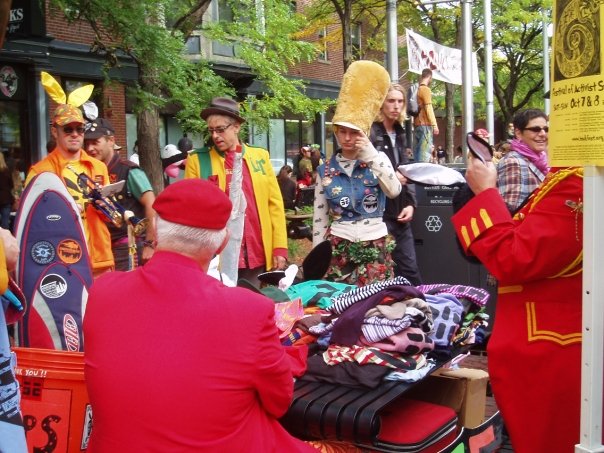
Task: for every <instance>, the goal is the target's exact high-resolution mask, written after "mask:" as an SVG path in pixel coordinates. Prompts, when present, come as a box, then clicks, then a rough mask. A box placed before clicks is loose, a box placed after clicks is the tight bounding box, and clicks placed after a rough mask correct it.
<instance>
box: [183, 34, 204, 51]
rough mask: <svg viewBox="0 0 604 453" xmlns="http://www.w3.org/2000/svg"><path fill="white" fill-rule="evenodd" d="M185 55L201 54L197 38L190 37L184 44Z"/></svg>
mask: <svg viewBox="0 0 604 453" xmlns="http://www.w3.org/2000/svg"><path fill="white" fill-rule="evenodd" d="M186 47H187V53H188V54H189V55H199V54H200V53H201V45H200V42H199V36H191V37H189V39H187V42H186Z"/></svg>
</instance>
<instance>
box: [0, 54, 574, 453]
mask: <svg viewBox="0 0 604 453" xmlns="http://www.w3.org/2000/svg"><path fill="white" fill-rule="evenodd" d="M361 74H362V77H361V76H360V75H361ZM431 81H432V72H431V71H430V70H429V69H428V70H425V71H424V72H422V75H421V81H420V87H419V92H418V100H419V104H420V107H421V109H420V114H419V115H418V116H417V117H416V118H415V119H414V130H415V140H414V143H415V146H413V147H411V144H408V143H407V142H406V135H405V130H404V126H405V121H406V120H407V117H406V96H405V90H404V89H403V87H402V86H401V85H399V84H397V83H391V82H390V78H389V76H388V73H387V71H386V70H385V69H384V68H383V67H382V66H380V65H378V64H376V63H372V62H368V61H360V62H355V63H353V64H352V65H351V66H350V68H349V69H348V71H347V72H346V74H345V80H344V81H343V84H342V90H341V92H340V96H339V98H338V103H337V108H336V112H335V115H334V118H333V125H334V133H335V137H336V139H337V149H336V150H335V152H334V153H333V155H331V156H327V157H326V158H325V159H324V160H323V159H321V156H320V154H319V155H318V156H317V152H318V150H317V149H315V148H314V147H313V146H311V145H304V146H302V147H301V149H300V155H299V158H298V159H297V161H296V162H295V168H292V166H289V165H285V166H284V167H282V168H281V170H280V171H279V174H278V175H275V174H274V170H273V169H272V167H271V165H270V159H269V154H268V152H267V151H266V150H265V149H262V148H259V147H255V146H250V145H248V144H245V143H243V141H242V140H241V138H240V134H241V130H242V126H243V125H244V123H245V118H244V117H243V116H242V113H241V112H240V109H239V104H238V103H237V102H236V101H235V100H233V99H230V98H224V97H218V98H214V99H213V100H212V101H211V103H210V105H209V106H208V107H207V108H206V109H204V110H203V111H202V112H201V117H202V119H203V120H204V121H206V123H207V130H208V133H209V136H210V138H211V143H210V144H209V146H205V147H202V148H199V149H194V147H193V144H192V141H191V140H190V139H189V138H188V137H187V136H186V134H185V136H184V137H183V139H181V141H180V142H179V143H178V147H177V148H178V149H177V150H174V152H173V153H170V156H168V155H167V154H166V159H172V160H173V161H174V162H172V161H170V163H168V162H166V168H167V166H168V165H171V164H174V163H177V165H180V166H182V165H184V179H183V180H178V181H176V182H173V183H171V184H169V185H168V186H167V188H166V189H165V190H164V191H163V192H162V193H160V194H158V196H157V197H156V196H155V194H154V192H153V189H152V187H151V184H150V183H149V179H148V178H147V176H146V175H145V173H144V172H143V171H142V169H141V168H140V167H139V165H137V164H136V163H134V162H132V161H130V160H127V159H125V158H123V157H122V156H120V154H119V153H118V152H117V150H116V147H117V144H116V143H115V129H114V127H113V125H112V124H111V122H110V121H109V120H108V119H105V118H96V119H94V120H93V121H86V120H85V119H84V117H83V116H82V112H81V111H80V110H79V109H78V108H77V107H74V106H72V105H69V104H64V105H59V107H58V108H57V109H56V110H55V112H54V114H53V116H52V125H51V134H52V137H53V139H54V142H55V143H54V147H53V149H52V150H50V152H49V154H48V156H47V157H45V158H44V159H43V160H41V161H40V162H38V163H36V164H35V165H33V166H32V168H31V169H30V171H29V173H28V175H27V178H26V184H27V183H28V182H29V181H31V179H32V178H33V177H34V176H35V175H36V174H39V173H41V172H45V171H50V172H53V173H56V174H57V175H59V176H61V177H62V178H63V180H64V181H65V184H66V186H67V188H68V190H69V191H70V193H71V195H72V196H73V198H74V200H75V201H76V203H77V204H78V206H79V208H80V214H81V218H82V221H83V225H84V228H85V232H86V238H87V243H88V247H89V250H90V253H91V260H92V267H93V271H94V275H95V277H97V278H96V280H95V283H94V284H93V286H92V288H91V291H90V295H89V299H88V304H87V313H86V317H85V321H84V332H85V337H86V354H85V361H86V378H87V385H88V389H89V392H90V398H91V403H92V405H93V408H94V416H95V418H94V430H93V433H92V438H91V442H90V446H89V451H90V452H92V453H94V452H108V451H118V450H120V449H122V450H123V449H128V450H141V451H145V450H146V449H149V450H150V449H161V450H162V451H175V449H176V448H178V449H180V450H183V451H185V450H189V451H205V450H207V451H217V450H222V451H243V450H244V449H246V448H248V447H249V446H251V445H253V446H254V448H255V451H267V452H268V451H316V449H315V447H314V446H312V445H310V444H309V443H305V442H302V441H300V440H298V439H295V438H294V437H292V436H291V435H289V434H288V433H287V432H286V431H285V430H284V429H283V428H282V427H281V425H280V424H279V422H278V418H279V417H280V416H282V415H283V414H284V413H285V412H286V411H287V408H288V406H289V404H290V402H291V399H292V392H293V379H292V378H293V376H294V374H295V372H294V370H295V369H296V366H297V364H299V357H296V355H295V354H294V353H292V351H289V350H287V349H286V348H284V347H282V345H281V343H280V342H279V338H278V332H277V329H276V326H275V324H274V320H273V316H274V307H273V305H272V303H271V302H270V301H269V300H268V299H266V298H264V297H263V296H261V295H256V294H253V293H250V292H249V291H247V290H245V289H241V288H227V287H225V286H223V285H222V284H221V283H220V282H219V281H218V280H216V279H212V278H210V277H208V275H207V271H208V268H209V266H210V262H211V261H212V259H213V258H214V257H215V256H216V255H220V257H221V260H223V259H224V265H225V267H227V266H228V264H227V263H228V262H230V263H231V265H232V266H233V268H234V269H235V275H236V276H237V277H238V278H241V279H245V280H246V281H249V282H252V283H253V284H257V285H259V284H260V282H259V280H258V277H259V275H260V274H261V273H264V272H265V271H267V270H284V269H285V268H286V267H287V265H288V246H287V232H286V226H285V220H286V219H285V209H292V208H293V207H294V206H295V203H296V193H297V191H298V190H300V189H301V188H307V187H314V209H313V237H312V240H313V245H318V244H320V243H322V242H324V241H328V242H329V243H330V244H331V247H332V261H331V263H330V265H329V268H328V270H327V273H326V275H325V279H326V280H331V281H335V282H340V283H347V284H353V285H357V286H364V285H368V284H371V283H375V282H378V281H384V280H388V279H392V278H394V277H397V276H402V277H405V278H406V279H408V281H409V282H410V284H412V285H413V286H419V285H421V284H422V278H421V273H420V269H419V268H418V265H417V260H416V256H415V247H414V240H413V234H412V231H411V227H410V225H411V221H412V219H413V216H414V212H415V208H416V198H415V189H414V185H413V184H412V183H411V182H410V181H408V180H407V179H406V178H405V177H404V176H403V175H402V174H401V172H400V171H398V169H399V167H400V166H404V165H406V164H408V163H409V162H410V154H409V150H410V149H413V155H412V156H413V157H414V160H415V161H416V162H425V161H428V160H429V159H430V158H429V157H428V156H429V155H431V154H432V155H433V159H434V161H435V162H436V163H440V164H443V163H445V162H446V160H447V158H446V152H445V150H444V149H442V146H438V147H436V148H434V144H433V137H434V135H437V134H438V133H439V131H438V126H437V124H436V120H435V118H434V111H433V108H432V97H431V91H430V88H429V85H430V83H431ZM355 86H356V88H354V87H355ZM363 90H365V91H367V90H370V91H371V92H372V95H371V96H364V97H363V98H362V100H361V99H359V98H355V96H354V94H353V93H355V92H357V93H358V92H360V91H363ZM368 99H369V101H368ZM360 102H362V105H360ZM511 126H512V130H511V132H510V133H511V134H512V136H510V137H508V138H509V141H508V140H506V141H505V142H504V143H503V144H500V146H499V147H498V149H496V150H491V151H492V153H493V155H494V160H493V161H491V162H482V161H479V160H478V159H475V158H471V156H468V157H467V158H466V159H464V158H463V156H462V155H461V150H459V152H456V155H455V160H454V162H456V163H457V162H460V161H461V162H464V160H467V170H466V174H465V175H466V180H467V183H468V186H469V188H470V190H471V191H472V192H473V194H474V197H473V198H471V199H470V200H469V201H468V202H467V204H465V206H463V207H461V209H460V210H459V211H458V212H457V213H456V214H455V215H454V216H453V218H452V221H453V224H454V227H455V230H456V233H457V235H458V237H459V240H460V243H461V244H462V247H463V249H464V251H465V252H466V253H467V254H468V255H474V256H476V257H478V259H480V260H481V262H482V263H484V265H485V266H486V268H487V269H488V270H489V272H491V273H492V274H493V275H494V276H495V277H496V278H497V280H498V282H499V299H498V301H497V306H496V310H497V311H496V317H497V323H496V325H495V326H494V329H493V333H492V336H491V339H490V342H489V349H488V352H489V367H490V376H491V382H492V386H493V391H494V394H495V398H496V401H497V404H498V407H499V408H500V410H501V412H502V415H503V419H504V421H505V424H506V426H507V428H508V430H509V432H510V435H511V440H512V444H513V446H514V449H515V451H517V452H519V453H524V452H535V451H571V450H570V448H571V447H572V446H573V445H574V444H575V443H577V442H578V440H579V438H578V432H579V426H578V424H579V402H580V398H579V389H580V348H581V334H580V332H581V304H580V303H581V265H582V263H581V257H582V238H581V234H582V217H581V215H580V214H581V197H582V171H581V170H580V169H576V168H561V169H552V168H549V166H548V162H547V144H548V132H549V129H548V118H547V116H546V115H545V114H544V113H543V112H541V111H540V110H536V109H529V110H525V111H522V112H519V113H518V114H517V115H516V116H515V117H514V120H513V123H512V125H511ZM476 134H477V135H478V136H481V137H482V138H484V139H488V132H487V131H485V130H478V131H476ZM485 134H487V135H485ZM175 148H176V147H175ZM431 150H433V151H431ZM500 150H501V156H499V155H498V154H496V153H498V152H500ZM176 151H178V152H180V153H182V154H183V155H186V156H187V157H186V161H184V160H180V161H178V162H177V160H178V158H179V155H178V152H176ZM0 156H1V155H0ZM180 157H182V156H180ZM5 167H6V165H5V163H4V162H3V161H2V159H0V186H2V185H7V186H8V185H9V184H10V181H9V179H10V178H7V177H5V173H6V171H5ZM82 173H83V174H85V175H87V176H88V177H89V178H90V179H91V180H93V181H95V182H99V183H100V184H101V185H106V184H109V183H114V182H117V181H125V184H124V186H123V189H122V190H121V191H120V192H119V194H118V195H117V198H118V199H119V202H120V203H122V204H123V205H124V206H125V207H126V208H127V209H129V210H132V211H133V212H134V213H135V214H136V215H137V216H138V217H146V218H147V219H149V221H150V223H149V225H148V227H147V229H146V231H145V233H144V236H141V237H139V238H138V242H137V244H136V250H137V254H136V255H137V259H138V260H139V261H140V263H142V264H144V266H132V244H131V242H130V241H129V237H128V232H127V230H126V228H127V226H124V227H121V228H118V227H116V226H111V225H108V223H107V222H106V219H104V218H103V216H102V214H101V213H100V212H99V210H98V209H95V207H94V206H92V205H91V204H90V203H89V202H88V200H86V198H85V197H84V196H83V194H82V192H81V191H80V190H78V186H79V183H78V179H77V178H78V174H82ZM9 176H10V175H9ZM0 188H1V187H0ZM569 200H570V202H569ZM9 203H12V200H8V199H6V200H5V199H3V198H0V221H1V222H2V223H1V225H0V226H2V228H5V229H6V228H7V227H6V223H5V209H6V205H7V204H9ZM553 213H555V215H552V214H553ZM0 245H1V244H0ZM0 250H1V247H0ZM510 250H513V251H514V253H510ZM0 258H1V257H0ZM134 267H136V269H134V270H133V271H132V272H110V271H113V270H131V269H133V268H134ZM101 274H103V275H101ZM166 275H170V276H171V277H170V280H171V281H170V283H169V284H167V282H166ZM1 287H2V285H0V288H1ZM116 293H117V294H120V297H123V298H124V299H125V300H127V301H128V303H119V304H117V305H115V304H114V295H115V294H116ZM170 300H176V301H178V303H177V304H176V306H174V305H171V307H172V306H174V308H168V309H167V306H168V305H167V304H169V303H170V302H169V301H170ZM242 300H245V303H241V301H242ZM205 301H212V303H211V304H208V303H204V302H205ZM142 306H144V307H145V309H144V310H141V309H140V307H142ZM561 313H562V314H563V316H561V315H560V314H561ZM527 319H528V321H529V322H528V323H527ZM116 330H118V331H121V332H128V334H127V338H126V339H125V338H123V337H121V336H116V335H114V334H113V333H112V332H115V331H116ZM161 332H166V333H167V334H168V335H169V337H170V341H158V340H157V337H158V333H161ZM235 332H237V334H234V333H235ZM242 332H245V333H246V340H245V341H242V340H241V333H242ZM210 343H211V344H212V345H214V346H213V347H211V348H210V347H208V344H210ZM258 351H262V353H261V354H259V353H258ZM133 357H136V360H132V358H133ZM512 362H516V363H518V362H522V363H524V366H521V367H513V368H512V367H510V366H509V364H510V363H512ZM174 370H181V371H182V372H181V373H179V374H178V375H175V374H174ZM185 371H186V372H185ZM560 376H563V377H564V382H565V387H564V388H565V391H564V392H555V391H554V389H555V388H556V387H557V386H558V383H559V379H560ZM192 390H196V391H192ZM149 395H153V398H150V397H149ZM157 407H163V408H172V410H173V411H175V413H177V414H178V417H168V418H166V417H165V416H164V415H163V414H162V413H160V412H158V411H157V410H156V408H157ZM555 414H560V415H555ZM527 423H530V427H531V428H530V430H527V429H526V426H527ZM200 426H202V427H206V428H207V429H199V428H200ZM561 448H562V449H561Z"/></svg>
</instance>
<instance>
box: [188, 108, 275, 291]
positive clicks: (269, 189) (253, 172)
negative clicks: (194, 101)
mask: <svg viewBox="0 0 604 453" xmlns="http://www.w3.org/2000/svg"><path fill="white" fill-rule="evenodd" d="M201 117H202V118H203V119H204V120H205V121H206V122H207V124H208V132H209V133H210V136H211V138H212V141H213V143H214V144H213V146H212V147H209V148H208V147H204V148H201V149H196V150H194V151H192V152H191V154H190V156H189V158H188V159H187V164H186V168H185V178H203V179H207V180H209V181H211V182H214V183H215V184H217V185H218V186H219V187H220V188H221V189H222V190H224V191H225V192H226V193H227V194H229V195H230V193H229V192H230V188H231V180H232V179H233V182H234V181H235V178H236V176H235V173H236V171H235V173H234V171H233V170H234V169H236V166H235V162H236V160H237V156H236V154H237V153H239V152H240V153H241V156H242V158H243V165H242V168H241V170H242V178H241V182H240V186H241V190H242V192H243V194H244V200H245V203H246V207H245V217H244V221H243V222H244V227H243V237H242V240H241V251H240V252H239V257H238V268H239V272H238V276H239V278H245V279H247V280H250V281H252V282H253V283H257V276H258V274H260V273H261V272H264V270H267V269H271V268H274V269H285V267H286V264H287V230H286V227H285V211H284V208H283V198H282V196H281V191H280V190H279V185H278V183H277V179H276V177H275V173H274V172H273V168H272V166H271V163H270V159H269V154H268V151H266V150H265V149H262V148H256V147H252V146H249V145H245V144H242V143H241V141H240V139H239V131H240V129H241V125H242V124H243V123H244V122H245V120H244V119H243V118H242V117H241V116H240V112H239V104H238V103H237V102H236V101H234V100H232V99H229V98H222V97H219V98H214V99H213V100H212V102H211V104H210V107H208V108H206V109H204V110H203V111H202V112H201ZM233 189H234V190H239V189H238V188H236V186H235V185H234V186H233ZM192 208H193V207H192ZM193 209H194V208H193ZM208 215H211V213H208ZM223 253H224V252H223Z"/></svg>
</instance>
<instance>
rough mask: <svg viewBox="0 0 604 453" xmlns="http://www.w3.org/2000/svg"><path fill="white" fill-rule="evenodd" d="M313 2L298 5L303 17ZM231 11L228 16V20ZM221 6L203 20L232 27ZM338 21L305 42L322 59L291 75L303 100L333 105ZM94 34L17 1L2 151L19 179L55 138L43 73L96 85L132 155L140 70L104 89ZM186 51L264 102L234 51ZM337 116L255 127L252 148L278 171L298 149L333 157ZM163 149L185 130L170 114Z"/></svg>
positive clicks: (6, 68) (7, 60) (198, 47)
mask: <svg viewBox="0 0 604 453" xmlns="http://www.w3.org/2000/svg"><path fill="white" fill-rule="evenodd" d="M308 2H309V0H302V1H299V2H297V3H296V9H297V10H299V11H301V10H302V9H303V8H304V7H305V5H306V4H308ZM225 11H227V13H225ZM225 14H227V15H228V8H227V7H226V2H225V1H224V0H213V1H212V4H211V6H210V8H208V11H207V12H206V17H205V20H221V19H223V20H228V17H225ZM338 27H339V23H337V21H334V24H333V25H329V26H328V27H325V28H323V29H319V30H317V31H316V32H312V33H310V35H309V36H307V37H306V39H308V40H309V41H311V42H316V43H317V46H319V47H320V48H321V50H322V51H321V52H320V53H319V55H318V57H317V59H316V60H315V61H313V62H310V63H303V64H299V65H298V66H296V67H294V68H292V69H291V71H290V73H289V76H291V77H295V78H302V79H304V80H305V82H306V83H307V88H306V94H307V95H308V96H309V97H311V98H315V99H322V98H330V99H336V98H337V95H338V91H339V87H340V81H341V78H342V75H343V72H344V71H343V63H342V51H341V44H339V43H335V44H332V43H329V42H324V41H325V37H326V36H327V34H329V33H331V32H333V31H335V30H337V28H338ZM93 42H94V33H93V31H92V29H91V28H90V27H89V25H88V24H87V23H84V22H76V23H73V24H68V23H67V21H66V20H65V18H64V16H63V15H62V14H61V13H60V12H57V11H51V10H50V9H49V7H48V5H47V4H46V6H44V5H41V3H40V2H39V0H13V1H12V7H11V15H10V22H9V25H8V28H7V34H6V40H5V44H4V47H3V48H2V49H1V50H0V149H1V150H2V152H3V153H4V154H5V156H6V157H7V160H8V161H9V162H12V163H14V164H15V165H16V166H17V167H18V168H19V170H20V171H21V172H22V173H26V172H27V169H28V168H29V166H31V164H33V163H35V162H37V161H38V160H40V159H41V158H42V157H44V156H45V155H46V153H47V150H46V146H47V142H48V140H49V137H50V127H49V120H50V115H51V113H52V111H53V110H54V108H55V106H56V105H55V104H54V102H53V101H52V100H51V99H50V98H49V97H48V96H47V95H46V93H45V92H44V89H43V87H42V85H41V84H40V72H41V71H46V72H48V73H50V74H51V75H53V77H55V78H56V79H57V80H58V81H59V82H60V83H61V85H62V87H63V89H64V90H65V92H66V93H70V92H71V91H73V90H74V89H75V88H77V87H79V86H81V85H84V84H89V83H92V84H94V86H95V90H94V93H93V98H92V100H93V101H94V102H95V103H96V104H97V106H98V107H99V115H100V116H103V117H106V118H109V119H111V121H112V123H113V124H114V126H115V128H116V142H117V143H118V144H120V145H122V146H123V147H124V149H123V150H122V153H124V155H129V154H131V153H132V149H133V147H134V143H135V141H136V116H135V115H134V114H133V112H132V111H131V109H130V107H129V106H130V105H131V103H130V102H128V99H127V94H126V87H127V86H128V85H129V84H131V83H133V82H134V81H136V79H137V75H138V74H137V69H136V66H135V65H134V64H133V63H131V62H129V61H128V60H126V59H124V60H123V61H120V65H119V69H112V70H111V72H110V77H111V82H110V83H106V82H105V80H104V75H103V72H102V68H103V63H104V59H103V57H102V56H101V55H97V54H94V53H92V52H91V51H90V47H91V45H92V43H93ZM361 42H362V40H361V28H360V27H359V28H358V46H359V49H360V46H361ZM186 48H187V52H188V54H189V57H190V58H192V59H196V58H204V59H207V60H210V61H211V62H212V64H213V67H214V68H215V70H216V71H217V72H218V73H219V74H220V75H222V76H223V77H225V78H226V79H227V80H229V81H230V83H231V84H233V86H234V87H236V89H237V94H238V98H239V99H240V100H244V99H247V98H248V96H250V95H252V96H262V95H263V93H262V86H261V84H259V83H257V81H256V80H255V79H254V77H253V75H251V73H250V71H249V69H248V68H246V67H244V66H242V63H241V61H239V60H238V59H237V58H236V57H235V54H234V49H233V48H232V46H225V45H222V44H219V43H217V42H212V41H209V40H207V39H204V38H203V37H202V36H201V34H200V33H199V34H195V35H194V36H192V37H191V39H189V41H188V42H187V46H186ZM332 115H333V112H332V111H328V112H325V113H323V114H320V115H317V117H316V118H315V119H314V121H307V120H306V119H304V118H301V117H299V116H297V115H294V114H285V115H283V117H282V118H273V119H271V120H270V130H269V131H260V130H258V129H257V128H255V127H254V125H250V128H249V130H248V138H249V141H250V142H251V143H253V144H255V145H259V146H264V147H266V148H267V149H268V150H269V151H270V153H271V159H272V160H273V166H274V167H279V166H280V165H281V164H283V163H285V162H291V161H292V159H293V157H294V156H295V155H297V153H298V151H299V149H300V147H301V146H302V145H303V144H307V143H318V144H320V145H321V148H322V150H323V152H324V153H325V154H327V155H329V154H331V151H332V149H333V146H334V145H333V138H332V136H333V134H332V133H331V116H332ZM160 134H161V135H160V144H161V145H162V146H163V145H165V144H167V143H176V142H177V141H178V139H179V138H180V137H181V136H182V130H181V128H180V126H179V125H178V123H177V122H176V120H175V119H174V118H173V116H172V115H171V114H170V113H168V112H166V113H165V114H163V115H162V121H161V125H160ZM192 138H193V141H194V144H195V145H196V146H201V145H203V144H204V143H203V138H202V137H192Z"/></svg>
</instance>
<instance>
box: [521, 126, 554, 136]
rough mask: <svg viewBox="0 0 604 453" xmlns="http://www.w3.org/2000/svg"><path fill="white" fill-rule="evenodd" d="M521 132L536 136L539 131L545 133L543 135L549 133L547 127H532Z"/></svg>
mask: <svg viewBox="0 0 604 453" xmlns="http://www.w3.org/2000/svg"><path fill="white" fill-rule="evenodd" d="M522 130H523V131H531V132H534V133H535V134H538V133H539V132H541V131H545V133H546V134H547V133H548V132H549V127H547V126H545V127H540V126H532V127H525V128H524V129H522Z"/></svg>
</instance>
